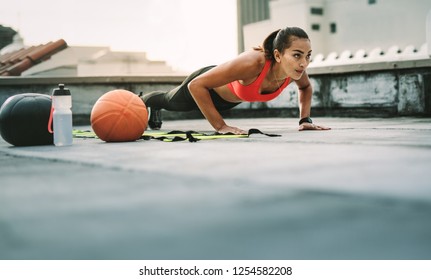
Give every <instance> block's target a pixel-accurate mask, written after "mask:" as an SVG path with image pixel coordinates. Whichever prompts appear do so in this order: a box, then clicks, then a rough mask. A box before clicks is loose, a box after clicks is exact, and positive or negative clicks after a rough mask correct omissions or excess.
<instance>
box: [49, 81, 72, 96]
mask: <svg viewBox="0 0 431 280" xmlns="http://www.w3.org/2000/svg"><path fill="white" fill-rule="evenodd" d="M52 95H53V96H59V95H70V90H69V89H68V88H65V87H64V84H59V85H58V88H56V89H54V90H53V91H52Z"/></svg>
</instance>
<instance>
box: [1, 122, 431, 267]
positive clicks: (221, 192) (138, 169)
mask: <svg viewBox="0 0 431 280" xmlns="http://www.w3.org/2000/svg"><path fill="white" fill-rule="evenodd" d="M228 122H229V123H230V124H232V125H235V126H238V127H241V128H244V129H248V128H251V127H254V128H258V129H261V130H262V131H264V132H268V133H278V134H282V137H275V138H269V137H266V136H259V135H252V136H251V137H250V138H247V139H244V138H242V139H217V140H208V141H200V142H197V143H189V142H175V143H166V142H160V141H156V140H151V141H144V140H140V141H136V142H130V143H105V142H102V141H101V140H98V139H74V144H73V146H70V147H54V146H35V147H13V146H11V145H9V144H8V143H6V142H5V141H3V140H2V139H1V138H0V159H1V160H0V259H84V260H86V259H103V260H104V259H431V119H425V118H393V119H392V118H391V119H351V118H315V122H316V123H318V124H323V125H327V126H330V127H332V130H330V131H323V132H322V131H306V132H298V131H297V119H282V118H271V119H232V120H228ZM80 128H83V127H80ZM84 128H85V127H84ZM87 128H88V127H87ZM163 129H164V130H173V129H179V130H188V129H192V130H199V131H211V129H210V127H209V125H208V124H207V122H206V121H205V120H181V121H166V122H165V123H164V126H163Z"/></svg>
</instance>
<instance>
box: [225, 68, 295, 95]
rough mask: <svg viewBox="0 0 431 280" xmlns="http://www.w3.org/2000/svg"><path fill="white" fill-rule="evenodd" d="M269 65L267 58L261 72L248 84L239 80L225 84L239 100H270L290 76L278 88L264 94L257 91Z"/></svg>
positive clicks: (285, 84)
mask: <svg viewBox="0 0 431 280" xmlns="http://www.w3.org/2000/svg"><path fill="white" fill-rule="evenodd" d="M270 67H271V61H270V60H267V61H266V62H265V66H264V67H263V70H262V72H260V74H259V76H258V77H257V79H256V80H255V81H254V82H252V83H251V84H249V85H243V84H241V83H240V82H239V81H233V82H231V83H229V84H227V86H228V87H229V89H230V91H231V92H232V93H233V94H235V95H236V96H237V97H238V98H239V99H241V100H244V101H247V102H256V101H259V102H266V101H270V100H272V99H274V98H276V97H277V96H279V95H280V93H281V92H282V91H283V89H285V88H286V87H287V86H288V85H289V82H290V78H287V79H286V80H285V81H284V83H283V84H282V85H281V86H280V88H279V89H277V90H276V91H274V92H271V93H265V94H261V93H259V88H260V86H261V84H262V82H263V80H264V79H265V76H266V74H267V73H268V71H269V68H270Z"/></svg>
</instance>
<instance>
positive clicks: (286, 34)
mask: <svg viewBox="0 0 431 280" xmlns="http://www.w3.org/2000/svg"><path fill="white" fill-rule="evenodd" d="M310 57H311V44H310V40H309V38H308V35H307V33H305V31H304V30H302V29H300V28H298V27H287V28H285V29H281V30H277V31H274V32H273V33H271V34H270V35H269V36H268V37H267V38H266V39H265V41H264V43H263V47H259V48H254V49H253V50H252V51H248V52H244V53H242V54H240V55H239V56H238V57H237V58H235V59H233V60H231V61H228V62H226V63H224V64H221V65H218V66H209V67H205V68H202V69H200V70H198V71H196V72H194V73H192V74H191V75H190V76H189V77H188V78H187V79H186V80H185V81H184V82H183V83H182V84H181V85H180V86H179V87H177V88H175V89H173V90H171V91H170V92H162V91H155V92H151V93H148V94H146V95H144V96H143V97H142V99H143V101H144V102H145V104H146V105H147V107H150V109H151V110H150V111H151V113H150V120H149V126H150V127H151V128H152V129H160V127H161V115H160V109H166V110H172V111H191V110H200V111H201V112H202V114H203V115H204V116H205V118H206V119H207V120H208V122H209V123H210V124H211V125H212V126H213V128H214V129H215V130H216V131H217V132H219V133H228V132H231V133H234V134H246V133H247V132H246V131H245V130H243V129H240V128H237V127H233V126H229V125H227V124H226V123H225V121H224V120H223V117H222V116H221V115H220V113H219V110H226V109H230V108H233V107H235V106H236V105H238V104H240V103H241V102H243V101H248V102H256V101H260V102H266V101H269V100H272V99H274V98H276V97H277V96H278V95H279V94H280V93H281V92H282V90H283V89H284V88H286V87H287V86H288V85H289V83H291V82H292V81H294V82H295V83H296V84H297V86H298V90H299V112H300V121H299V130H327V129H329V128H327V127H324V126H318V125H315V124H313V122H312V120H311V118H310V110H311V96H312V87H311V84H310V80H309V78H308V75H307V73H306V72H305V69H306V68H307V66H308V64H309V63H310Z"/></svg>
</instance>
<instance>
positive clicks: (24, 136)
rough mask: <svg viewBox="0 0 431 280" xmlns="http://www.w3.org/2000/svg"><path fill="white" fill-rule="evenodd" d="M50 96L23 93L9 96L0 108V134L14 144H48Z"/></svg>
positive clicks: (49, 134) (50, 140)
mask: <svg viewBox="0 0 431 280" xmlns="http://www.w3.org/2000/svg"><path fill="white" fill-rule="evenodd" d="M50 113H51V97H50V96H48V95H44V94H38V93H23V94H18V95H14V96H11V97H9V98H8V99H6V101H5V102H4V103H3V105H2V106H1V108H0V134H1V136H2V137H3V139H4V140H5V141H7V142H8V143H10V144H12V145H15V146H35V145H49V144H52V143H53V134H51V133H49V131H48V121H49V115H50Z"/></svg>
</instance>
